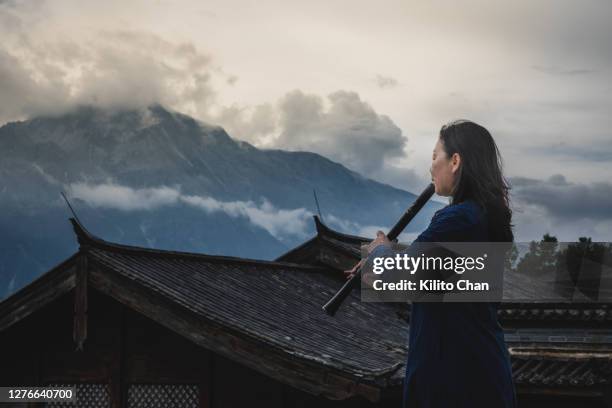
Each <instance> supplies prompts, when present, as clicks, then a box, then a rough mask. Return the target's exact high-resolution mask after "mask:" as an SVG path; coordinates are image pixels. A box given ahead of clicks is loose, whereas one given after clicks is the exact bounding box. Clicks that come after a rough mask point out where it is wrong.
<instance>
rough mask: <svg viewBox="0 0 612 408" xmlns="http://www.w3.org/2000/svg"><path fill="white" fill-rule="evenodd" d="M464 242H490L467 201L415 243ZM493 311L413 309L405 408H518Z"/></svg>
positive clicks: (453, 306)
mask: <svg viewBox="0 0 612 408" xmlns="http://www.w3.org/2000/svg"><path fill="white" fill-rule="evenodd" d="M465 241H472V242H486V241H488V233H487V228H486V219H485V217H484V212H483V211H482V209H481V207H480V206H478V205H477V204H476V203H475V202H473V201H471V200H468V201H465V202H462V203H459V204H454V205H449V206H447V207H444V208H442V209H441V210H439V211H437V212H436V213H435V215H434V216H433V218H432V220H431V223H430V224H429V227H427V229H426V230H425V231H423V233H421V234H420V235H419V236H418V238H417V239H416V240H415V242H465ZM387 251H390V249H389V248H388V247H387V246H384V245H380V246H378V247H376V248H375V249H374V250H373V251H372V253H371V254H370V255H369V256H368V260H369V259H371V258H373V257H377V256H385V252H387ZM407 251H409V249H408V250H407ZM497 306H498V303H490V302H489V303H486V302H479V303H476V302H473V303H467V302H466V303H459V302H455V303H450V302H449V303H431V302H429V303H426V302H421V303H419V302H413V303H412V311H411V316H410V334H409V340H408V341H409V343H408V346H409V349H408V359H407V362H406V376H405V379H404V405H403V406H404V407H410V408H416V407H418V408H452V407H457V408H458V407H461V408H468V407H469V408H475V407H495V408H506V407H512V408H514V407H516V406H517V405H516V395H515V388H514V384H513V381H512V367H511V364H510V355H509V353H508V349H507V347H506V343H505V341H504V333H503V329H502V327H501V326H500V324H499V322H498V319H497Z"/></svg>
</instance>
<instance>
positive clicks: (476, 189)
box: [440, 119, 514, 242]
mask: <svg viewBox="0 0 612 408" xmlns="http://www.w3.org/2000/svg"><path fill="white" fill-rule="evenodd" d="M440 140H441V141H442V144H443V146H444V151H445V152H446V154H447V155H448V157H449V158H450V157H452V155H453V154H455V153H459V156H461V166H460V168H459V177H458V181H457V183H456V184H455V187H454V189H453V193H452V199H451V204H457V203H460V202H462V201H465V200H469V199H471V200H474V201H475V202H476V203H477V204H479V205H480V206H481V207H482V209H483V210H484V211H485V214H486V218H487V225H488V230H489V240H490V241H494V242H512V241H513V240H514V234H513V233H512V224H511V222H512V210H511V209H510V199H509V196H508V190H509V187H508V182H507V180H506V179H505V178H504V176H503V174H502V158H501V154H500V153H499V149H498V148H497V145H496V144H495V141H494V140H493V137H492V136H491V134H490V133H489V131H488V130H487V129H485V128H484V127H482V126H480V125H479V124H477V123H474V122H472V121H469V120H463V119H461V120H456V121H453V122H450V123H448V124H446V125H444V126H442V128H441V129H440Z"/></svg>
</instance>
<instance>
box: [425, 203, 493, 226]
mask: <svg viewBox="0 0 612 408" xmlns="http://www.w3.org/2000/svg"><path fill="white" fill-rule="evenodd" d="M482 215H483V210H482V208H481V207H480V205H478V204H477V203H476V202H475V201H472V200H466V201H463V202H461V203H458V204H452V205H447V206H446V207H444V208H442V209H440V210H438V211H436V213H435V214H434V216H433V218H432V222H434V221H437V222H440V221H444V222H448V221H455V222H461V223H466V224H470V225H475V224H479V223H480V222H481V221H482Z"/></svg>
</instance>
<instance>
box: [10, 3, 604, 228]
mask: <svg viewBox="0 0 612 408" xmlns="http://www.w3.org/2000/svg"><path fill="white" fill-rule="evenodd" d="M610 21H612V2H609V1H605V0H600V1H597V0H592V1H574V0H571V1H561V0H554V1H535V0H529V1H515V2H507V1H490V0H488V1H485V0H483V1H446V2H441V1H427V2H425V1H421V2H416V1H407V0H402V1H379V2H373V1H356V0H350V1H315V0H312V1H308V2H303V1H301V2H287V1H266V2H261V1H257V2H256V1H244V0H241V1H237V0H223V1H207V2H200V1H172V2H170V1H156V2H154V1H130V2H126V1H121V2H120V1H104V2H84V1H62V0H53V1H32V0H30V1H27V2H26V1H24V2H19V1H11V0H0V35H2V38H3V39H2V43H1V44H0V123H4V122H6V121H9V120H16V119H23V118H27V117H31V116H34V115H37V114H49V113H62V112H65V111H67V110H70V109H73V108H74V106H76V105H77V104H80V103H92V104H96V105H100V106H106V107H140V106H145V105H147V104H150V103H153V102H160V103H162V104H164V105H165V106H167V107H169V108H172V109H176V110H179V111H181V112H184V113H188V114H191V115H193V116H195V117H197V118H199V119H201V120H204V121H208V122H211V123H215V124H220V125H223V126H224V127H225V128H226V129H227V130H228V132H229V133H230V135H232V136H233V137H235V138H239V139H244V140H247V141H249V142H251V143H253V144H254V145H256V146H259V147H278V148H284V149H290V150H309V151H315V152H318V153H321V154H323V155H325V156H327V157H330V158H331V159H333V160H336V161H339V162H341V163H343V164H345V165H346V166H347V167H349V168H351V169H354V170H356V171H359V172H361V173H362V174H364V175H366V176H369V177H371V178H374V179H376V180H379V181H383V182H387V183H390V184H392V185H395V186H398V187H401V188H406V189H408V190H410V191H414V192H418V191H420V190H421V189H422V188H423V186H424V185H425V184H426V183H427V180H428V177H429V176H428V169H429V162H430V160H431V150H432V148H433V145H434V143H435V140H436V137H437V133H438V131H439V129H440V126H441V125H442V124H444V123H445V122H448V121H450V120H452V119H456V118H467V119H472V120H474V121H476V122H478V123H480V124H482V125H483V126H485V127H487V128H488V129H489V130H490V131H491V133H492V134H493V136H494V138H495V139H496V141H497V143H498V144H499V147H500V150H501V152H502V154H503V157H504V161H505V171H506V175H507V176H508V177H509V178H511V179H512V181H513V185H514V187H515V188H514V196H513V197H514V201H515V204H514V205H515V210H516V217H515V221H516V224H517V233H518V237H519V238H522V239H533V238H537V237H539V236H541V235H542V234H543V233H544V232H547V231H548V232H551V233H553V234H556V235H558V236H559V237H560V238H561V239H566V240H570V239H575V238H576V237H577V236H578V235H590V236H593V237H594V238H595V239H600V240H612V210H610V209H611V208H612V194H611V193H612V185H611V184H610V174H611V172H610V170H611V163H612V143H611V141H612V137H611V135H610V128H611V125H612V119H611V115H610V111H611V108H612V96H611V95H612V92H611V87H612V82H611V81H610V74H611V71H612V47H610V42H611V40H612V28H611V27H612V25H611V24H610ZM560 203H563V204H562V205H561V204H560Z"/></svg>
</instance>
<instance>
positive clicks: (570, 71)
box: [531, 65, 597, 76]
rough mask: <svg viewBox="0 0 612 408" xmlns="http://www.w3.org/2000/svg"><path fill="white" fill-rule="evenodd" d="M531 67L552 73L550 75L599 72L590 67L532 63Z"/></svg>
mask: <svg viewBox="0 0 612 408" xmlns="http://www.w3.org/2000/svg"><path fill="white" fill-rule="evenodd" d="M531 68H533V69H535V70H536V71H540V72H543V73H545V74H550V75H568V76H572V75H586V74H592V73H594V72H597V70H595V69H588V68H561V67H557V66H541V65H532V66H531Z"/></svg>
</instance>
